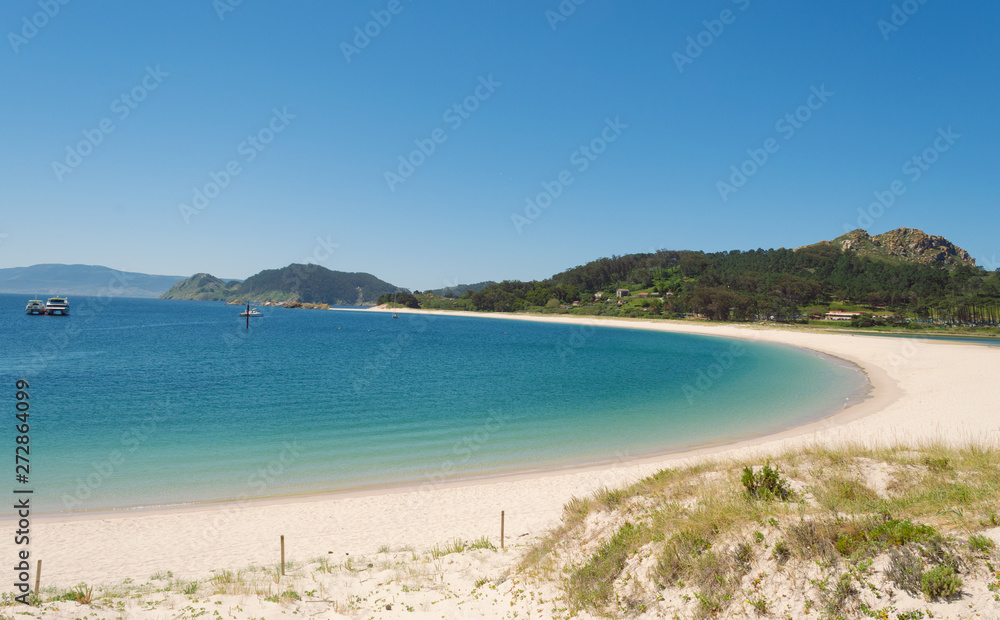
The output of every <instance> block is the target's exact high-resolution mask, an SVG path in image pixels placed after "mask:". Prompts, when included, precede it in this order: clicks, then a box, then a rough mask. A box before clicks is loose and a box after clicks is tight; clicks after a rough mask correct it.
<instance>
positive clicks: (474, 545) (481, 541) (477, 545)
mask: <svg viewBox="0 0 1000 620" xmlns="http://www.w3.org/2000/svg"><path fill="white" fill-rule="evenodd" d="M469 549H489V550H490V551H496V550H497V548H496V546H494V545H493V543H491V542H490V539H489V538H488V537H486V536H481V537H480V538H478V539H477V540H474V541H472V542H471V543H469Z"/></svg>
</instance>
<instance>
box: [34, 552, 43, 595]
mask: <svg viewBox="0 0 1000 620" xmlns="http://www.w3.org/2000/svg"><path fill="white" fill-rule="evenodd" d="M41 580H42V561H41V560H38V568H36V569H35V598H38V582H39V581H41Z"/></svg>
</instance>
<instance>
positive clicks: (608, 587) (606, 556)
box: [567, 522, 641, 609]
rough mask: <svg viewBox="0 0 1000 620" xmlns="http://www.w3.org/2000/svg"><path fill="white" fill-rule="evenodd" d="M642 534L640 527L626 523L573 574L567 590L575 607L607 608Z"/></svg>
mask: <svg viewBox="0 0 1000 620" xmlns="http://www.w3.org/2000/svg"><path fill="white" fill-rule="evenodd" d="M640 536H641V533H640V529H639V528H638V527H636V526H635V525H632V524H631V523H629V522H626V523H625V524H624V525H622V526H621V528H619V529H618V531H617V532H615V535H614V536H612V537H611V539H610V540H608V541H607V542H606V543H604V544H603V545H602V546H601V548H600V549H598V550H597V552H596V553H594V555H593V556H591V558H590V561H588V562H587V563H586V564H585V565H583V567H581V568H579V569H578V570H576V571H573V573H572V574H571V575H570V577H569V580H568V588H567V593H568V595H569V598H570V601H571V603H572V604H573V606H574V607H575V608H577V609H581V608H584V607H603V606H605V605H607V604H608V602H610V600H611V595H612V594H613V593H614V581H615V579H617V578H618V576H619V575H620V574H621V572H622V569H623V568H625V562H626V560H627V559H628V557H629V555H630V554H631V552H632V550H633V548H634V546H635V543H636V542H637V541H638V540H639V538H640Z"/></svg>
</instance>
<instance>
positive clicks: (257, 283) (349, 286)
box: [160, 263, 408, 306]
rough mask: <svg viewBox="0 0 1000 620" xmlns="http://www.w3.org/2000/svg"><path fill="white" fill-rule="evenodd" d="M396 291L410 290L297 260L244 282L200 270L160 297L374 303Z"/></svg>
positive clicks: (359, 304) (341, 303) (210, 299)
mask: <svg viewBox="0 0 1000 620" xmlns="http://www.w3.org/2000/svg"><path fill="white" fill-rule="evenodd" d="M251 291H252V295H251ZM396 291H399V292H403V291H407V289H403V288H400V287H398V286H395V285H392V284H389V283H388V282H385V281H383V280H379V279H378V278H376V277H375V276H373V275H371V274H370V273H347V272H344V271H332V270H330V269H327V268H326V267H320V266H319V265H302V264H297V263H296V264H292V265H288V266H287V267H283V268H281V269H266V270H264V271H261V272H260V273H258V274H256V275H253V276H250V277H249V278H247V279H246V280H244V281H243V282H238V281H236V280H230V281H228V282H227V281H225V280H221V279H219V278H216V277H215V276H212V275H210V274H207V273H197V274H195V275H193V276H191V277H190V278H187V279H185V280H183V281H181V282H177V283H176V284H175V285H174V286H173V287H171V288H170V290H168V291H167V292H165V293H163V294H162V295H160V299H199V300H205V301H236V300H246V299H247V298H248V297H252V300H253V301H258V302H264V301H276V302H283V301H288V302H293V301H294V302H301V303H317V304H324V303H325V304H330V305H338V306H364V305H372V304H374V303H375V302H376V301H377V300H378V298H379V296H380V295H382V294H383V293H393V292H396ZM407 292H408V291H407Z"/></svg>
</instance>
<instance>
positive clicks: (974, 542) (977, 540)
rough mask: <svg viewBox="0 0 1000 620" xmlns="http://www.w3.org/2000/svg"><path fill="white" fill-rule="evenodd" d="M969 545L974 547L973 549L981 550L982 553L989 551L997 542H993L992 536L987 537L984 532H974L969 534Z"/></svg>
mask: <svg viewBox="0 0 1000 620" xmlns="http://www.w3.org/2000/svg"><path fill="white" fill-rule="evenodd" d="M969 546H970V547H972V550H973V551H979V552H980V553H988V552H989V551H990V550H991V549H993V547H995V546H996V543H995V542H993V539H992V538H987V537H986V536H983V535H982V534H973V535H972V536H969Z"/></svg>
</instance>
